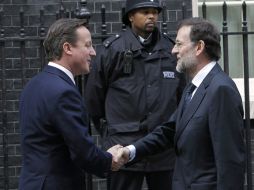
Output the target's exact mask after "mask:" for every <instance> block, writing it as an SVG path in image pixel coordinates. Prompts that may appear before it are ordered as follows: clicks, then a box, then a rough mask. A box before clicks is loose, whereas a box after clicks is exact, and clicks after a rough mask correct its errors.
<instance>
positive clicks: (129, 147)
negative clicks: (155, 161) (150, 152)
mask: <svg viewBox="0 0 254 190" xmlns="http://www.w3.org/2000/svg"><path fill="white" fill-rule="evenodd" d="M126 148H128V149H129V151H130V159H129V162H130V161H132V160H133V159H134V158H135V156H136V148H135V146H134V145H132V144H131V145H129V146H126Z"/></svg>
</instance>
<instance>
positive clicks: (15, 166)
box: [0, 0, 191, 190]
mask: <svg viewBox="0 0 254 190" xmlns="http://www.w3.org/2000/svg"><path fill="white" fill-rule="evenodd" d="M60 2H61V1H60V0H43V1H42V0H0V10H1V9H2V10H3V14H4V17H3V19H2V20H1V21H0V23H2V25H3V29H4V30H5V32H4V36H5V37H20V17H19V12H20V9H21V7H22V8H23V11H24V29H25V30H24V34H25V36H39V35H40V28H39V26H40V25H39V23H40V17H39V13H40V9H41V8H42V7H44V14H45V16H44V22H45V27H46V30H47V28H48V26H49V25H50V24H51V23H52V22H53V21H54V20H55V19H56V12H57V11H58V10H59V8H60ZM77 2H79V0H62V3H63V5H64V8H65V10H69V11H74V10H75V9H76V4H77ZM87 2H88V3H87V7H88V9H89V10H90V12H91V13H92V17H91V19H90V30H91V32H92V34H93V35H95V34H100V32H101V23H100V9H101V5H102V4H105V7H106V12H107V14H106V21H107V32H108V33H110V34H111V33H117V32H118V31H120V30H121V26H122V25H121V18H120V17H121V12H120V10H121V7H122V4H123V1H118V0H111V1H110V0H107V1H105V0H93V1H92V0H88V1H87ZM185 3H186V5H187V8H188V14H187V16H190V15H191V1H190V0H186V1H185ZM181 5H182V1H179V0H167V1H166V7H167V14H166V18H167V23H168V31H169V32H174V31H175V27H176V21H177V20H180V19H181V18H182V12H181V9H182V8H181ZM0 26H1V24H0ZM94 42H96V43H100V42H101V40H94ZM39 47H40V43H39V42H38V41H26V42H25V51H24V54H25V59H24V62H22V60H21V59H20V54H21V48H20V42H19V41H6V42H5V44H4V49H5V59H4V67H5V70H4V71H5V76H3V70H2V66H3V65H1V70H0V78H1V84H0V86H1V88H0V94H1V95H0V98H1V99H0V101H1V104H0V113H1V115H0V189H4V184H5V183H4V179H5V178H4V177H5V176H4V156H3V155H4V151H3V132H4V130H3V128H4V127H6V130H7V133H8V135H7V140H8V141H7V145H8V180H9V189H17V186H18V178H19V174H20V169H21V150H20V133H19V130H20V129H19V123H18V103H19V102H18V98H19V94H20V92H21V90H22V88H23V85H24V84H25V83H26V81H28V80H29V79H30V78H31V77H32V76H34V75H35V74H36V73H38V72H39V71H40V67H41V61H40V57H39V55H40V53H39V52H40V49H39ZM0 48H1V46H0ZM0 58H1V53H0ZM0 61H1V60H0ZM1 63H2V62H1ZM22 67H23V69H22ZM3 77H4V78H5V80H3ZM22 78H23V80H22ZM3 84H5V87H6V88H5V89H6V90H5V92H6V94H4V95H5V97H6V102H3V101H2V99H3V98H4V96H3V93H2V92H3V87H4V86H3ZM31 93H32V92H31ZM2 103H6V106H4V107H5V108H6V112H3V104H2ZM4 113H6V119H7V125H5V126H3V117H4ZM92 134H93V136H94V139H95V142H96V143H97V144H98V145H99V144H100V143H99V142H100V139H99V137H98V135H96V132H95V131H94V130H92ZM93 189H94V190H103V189H106V188H105V180H104V179H98V178H96V177H94V180H93Z"/></svg>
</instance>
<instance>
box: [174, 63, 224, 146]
mask: <svg viewBox="0 0 254 190" xmlns="http://www.w3.org/2000/svg"><path fill="white" fill-rule="evenodd" d="M219 72H223V71H222V70H221V68H220V66H219V65H218V63H217V64H216V65H215V66H214V67H213V69H212V70H211V71H210V72H209V73H208V75H207V76H206V77H205V79H204V80H203V82H202V83H201V84H200V86H199V87H198V89H197V91H196V93H195V94H194V96H193V98H192V100H191V102H190V103H189V105H188V107H187V108H186V110H185V111H184V113H183V114H181V113H182V109H183V102H184V95H185V91H186V89H185V91H184V93H183V96H182V98H181V102H180V104H179V108H178V109H179V112H178V116H177V121H176V134H175V139H174V140H175V144H176V142H177V140H178V139H179V137H180V136H181V134H182V133H183V131H184V129H185V128H186V126H187V125H188V123H189V121H190V119H191V118H192V116H193V115H194V113H195V112H196V111H197V109H198V107H199V105H200V104H201V102H202V101H203V99H204V97H205V95H206V89H207V87H208V86H209V84H210V82H211V80H212V78H213V77H214V76H215V75H216V74H217V73H219Z"/></svg>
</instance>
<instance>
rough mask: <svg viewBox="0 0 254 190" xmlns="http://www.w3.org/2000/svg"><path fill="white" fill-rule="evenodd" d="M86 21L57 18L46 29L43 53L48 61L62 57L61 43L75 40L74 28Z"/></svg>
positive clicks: (83, 24) (73, 42) (71, 42)
mask: <svg viewBox="0 0 254 190" xmlns="http://www.w3.org/2000/svg"><path fill="white" fill-rule="evenodd" d="M86 24H87V23H86V21H85V20H82V19H67V18H65V19H59V20H57V21H56V22H54V23H53V24H52V25H51V26H50V27H49V30H48V33H47V35H46V38H45V40H44V42H43V46H44V49H45V53H46V56H47V59H48V60H49V61H53V60H59V59H61V57H62V52H63V44H64V43H65V42H69V43H70V44H73V45H74V44H75V43H76V41H77V36H76V30H77V29H78V28H79V27H81V26H85V25H86Z"/></svg>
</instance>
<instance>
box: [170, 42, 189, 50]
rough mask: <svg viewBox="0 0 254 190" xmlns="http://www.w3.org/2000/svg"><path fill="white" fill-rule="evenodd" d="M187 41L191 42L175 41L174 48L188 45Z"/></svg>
mask: <svg viewBox="0 0 254 190" xmlns="http://www.w3.org/2000/svg"><path fill="white" fill-rule="evenodd" d="M189 43H192V44H193V42H186V43H182V42H176V43H175V46H174V48H176V49H178V50H179V49H181V48H182V47H183V46H185V45H188V44H189Z"/></svg>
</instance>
